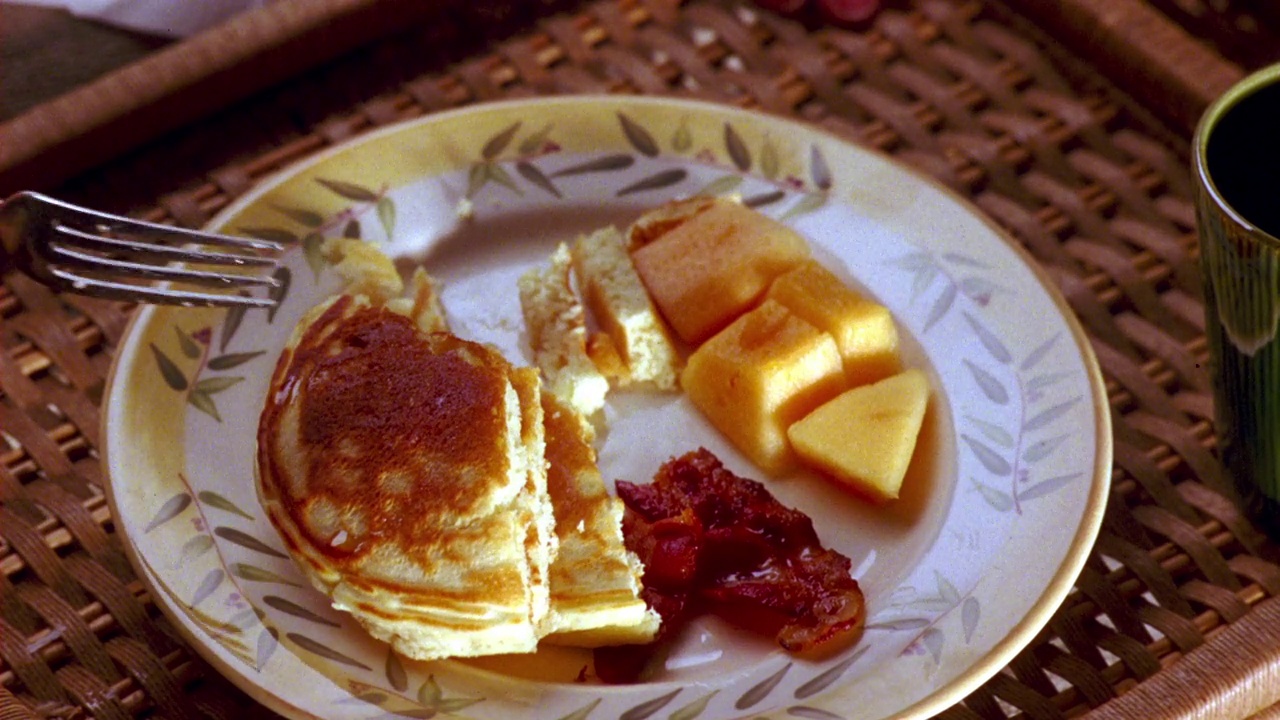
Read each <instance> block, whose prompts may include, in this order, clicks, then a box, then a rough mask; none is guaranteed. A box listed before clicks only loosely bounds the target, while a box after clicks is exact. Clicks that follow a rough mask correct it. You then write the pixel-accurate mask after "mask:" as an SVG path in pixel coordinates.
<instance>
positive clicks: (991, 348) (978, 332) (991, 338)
mask: <svg viewBox="0 0 1280 720" xmlns="http://www.w3.org/2000/svg"><path fill="white" fill-rule="evenodd" d="M964 319H965V320H966V321H967V322H968V323H969V327H971V328H973V334H974V335H975V336H976V337H977V338H978V342H980V343H982V347H984V348H986V349H987V352H989V353H991V357H993V358H995V359H996V360H997V361H999V362H1001V363H1003V364H1005V365H1008V364H1009V363H1010V362H1012V361H1013V355H1011V354H1010V353H1009V349H1008V348H1006V347H1005V346H1004V343H1002V342H1000V339H999V338H997V337H996V336H995V335H993V334H992V333H991V331H990V330H988V329H987V328H986V326H985V325H983V324H982V323H980V322H978V319H977V318H976V317H974V316H972V315H970V314H969V313H964Z"/></svg>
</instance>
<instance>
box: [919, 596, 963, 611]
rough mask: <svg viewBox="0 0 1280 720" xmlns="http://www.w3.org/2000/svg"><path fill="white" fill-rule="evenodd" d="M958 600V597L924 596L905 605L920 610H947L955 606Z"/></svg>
mask: <svg viewBox="0 0 1280 720" xmlns="http://www.w3.org/2000/svg"><path fill="white" fill-rule="evenodd" d="M958 600H959V599H958V598H956V599H952V600H948V599H946V598H943V597H941V596H936V597H925V598H920V599H918V600H913V601H911V602H910V603H908V604H907V607H909V608H911V609H912V610H918V611H920V612H931V613H934V612H947V611H948V610H951V609H952V608H954V607H955V606H956V602H958Z"/></svg>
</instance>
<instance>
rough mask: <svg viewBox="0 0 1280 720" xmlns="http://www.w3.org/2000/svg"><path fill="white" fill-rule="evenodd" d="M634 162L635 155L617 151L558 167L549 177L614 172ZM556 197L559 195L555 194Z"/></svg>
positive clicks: (624, 168)
mask: <svg viewBox="0 0 1280 720" xmlns="http://www.w3.org/2000/svg"><path fill="white" fill-rule="evenodd" d="M635 164H636V159H635V156H633V155H627V154H622V153H617V154H613V155H601V156H600V157H595V158H592V159H590V160H586V161H583V162H580V163H576V164H574V165H570V166H568V167H563V168H560V169H559V170H557V171H555V172H553V173H551V177H553V178H559V177H569V176H572V175H584V174H587V173H599V172H614V171H617V170H626V169H627V168H629V167H631V166H632V165H635ZM557 197H559V196H558V195H557Z"/></svg>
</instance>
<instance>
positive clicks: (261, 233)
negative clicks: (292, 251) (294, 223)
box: [239, 227, 301, 245]
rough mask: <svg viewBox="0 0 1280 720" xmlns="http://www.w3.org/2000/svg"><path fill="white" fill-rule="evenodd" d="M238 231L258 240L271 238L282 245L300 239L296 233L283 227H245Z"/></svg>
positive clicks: (296, 241) (290, 243) (294, 243)
mask: <svg viewBox="0 0 1280 720" xmlns="http://www.w3.org/2000/svg"><path fill="white" fill-rule="evenodd" d="M239 232H240V234H241V235H248V236H249V237H255V238H258V239H259V240H271V241H272V242H278V243H280V244H282V245H296V244H297V243H298V241H299V240H301V238H299V237H298V235H297V233H295V232H292V231H290V230H285V229H284V228H274V227H247V228H240V230H239Z"/></svg>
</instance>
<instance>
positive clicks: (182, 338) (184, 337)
mask: <svg viewBox="0 0 1280 720" xmlns="http://www.w3.org/2000/svg"><path fill="white" fill-rule="evenodd" d="M173 332H174V334H175V335H177V336H178V349H179V350H181V351H182V354H183V355H186V356H187V357H189V358H191V359H192V360H195V359H196V358H198V357H200V346H199V345H197V344H196V341H195V340H192V339H191V336H190V335H188V334H186V333H185V332H183V330H182V328H180V327H178V326H177V325H174V326H173Z"/></svg>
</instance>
